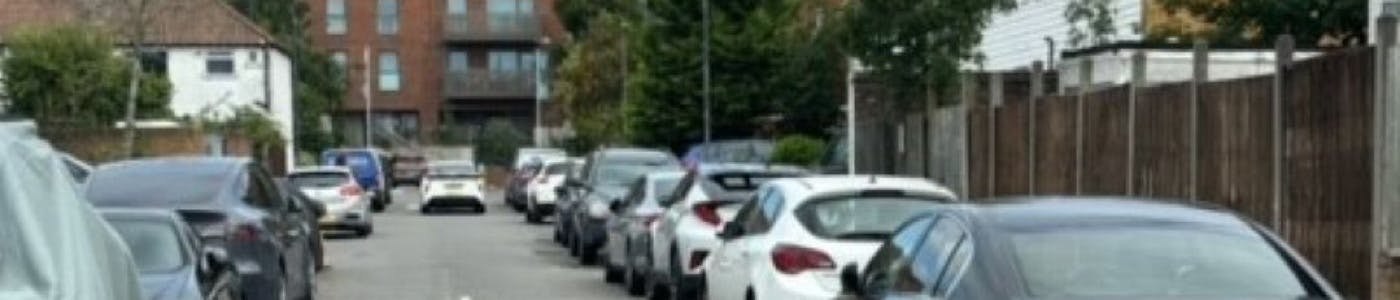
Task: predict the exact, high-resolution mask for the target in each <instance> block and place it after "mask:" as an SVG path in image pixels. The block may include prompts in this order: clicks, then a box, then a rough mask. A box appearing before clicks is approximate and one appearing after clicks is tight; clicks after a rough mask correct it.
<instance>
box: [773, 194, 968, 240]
mask: <svg viewBox="0 0 1400 300" xmlns="http://www.w3.org/2000/svg"><path fill="white" fill-rule="evenodd" d="M947 201H949V200H948V199H934V198H926V197H913V196H892V197H872V196H854V197H840V198H831V199H818V200H812V201H809V202H807V203H804V204H802V206H799V207H798V208H797V209H796V210H795V211H794V214H795V215H796V216H797V219H798V221H799V222H800V223H802V225H803V226H804V227H806V228H807V230H808V231H810V232H811V233H812V234H813V235H816V236H818V237H823V238H830V239H872V240H873V239H883V238H886V237H888V236H889V235H890V234H891V233H893V232H894V230H895V229H897V228H898V227H899V225H900V224H903V223H904V221H907V220H909V218H911V217H914V216H915V215H918V214H921V213H924V212H928V211H931V210H934V209H936V208H938V207H939V206H940V205H942V204H944V203H946V202H947Z"/></svg>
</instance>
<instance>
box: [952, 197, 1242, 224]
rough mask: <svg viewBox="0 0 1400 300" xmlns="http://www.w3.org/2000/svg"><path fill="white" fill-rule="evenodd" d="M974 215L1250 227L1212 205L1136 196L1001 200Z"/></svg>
mask: <svg viewBox="0 0 1400 300" xmlns="http://www.w3.org/2000/svg"><path fill="white" fill-rule="evenodd" d="M971 213H972V214H974V215H976V216H977V218H979V219H981V221H983V222H990V223H996V224H1003V225H1012V226H1037V225H1043V224H1044V225H1048V224H1060V223H1073V222H1083V221H1092V220H1104V219H1112V220H1142V221H1144V222H1169V223H1186V224H1202V225H1220V226H1246V225H1248V224H1250V221H1248V220H1246V219H1244V218H1242V217H1241V216H1239V215H1237V214H1235V213H1234V212H1231V211H1229V210H1226V209H1223V208H1219V207H1215V206H1211V205H1208V204H1203V203H1199V202H1195V203H1193V202H1183V201H1177V200H1169V199H1147V198H1132V197H1019V198H1001V199H992V200H990V201H989V202H987V203H985V204H979V205H976V206H974V207H973V208H972V210H971Z"/></svg>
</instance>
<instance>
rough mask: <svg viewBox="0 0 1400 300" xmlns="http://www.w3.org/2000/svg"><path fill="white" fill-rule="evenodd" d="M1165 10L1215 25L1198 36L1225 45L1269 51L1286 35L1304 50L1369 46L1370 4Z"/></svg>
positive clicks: (1241, 2) (1338, 0)
mask: <svg viewBox="0 0 1400 300" xmlns="http://www.w3.org/2000/svg"><path fill="white" fill-rule="evenodd" d="M1162 6H1163V7H1164V8H1166V9H1169V10H1181V11H1185V12H1188V13H1190V14H1192V15H1195V16H1197V17H1199V18H1201V19H1202V20H1203V21H1205V22H1206V23H1209V24H1212V25H1214V30H1213V31H1211V32H1210V33H1208V34H1206V35H1205V36H1198V37H1199V38H1206V39H1209V40H1211V41H1212V42H1213V43H1215V44H1219V45H1229V46H1256V47H1267V46H1269V45H1271V43H1272V41H1273V38H1274V37H1276V36H1279V35H1283V34H1291V35H1293V38H1294V39H1296V40H1297V41H1298V44H1299V45H1314V46H1316V45H1321V44H1323V43H1324V42H1327V41H1331V42H1332V43H1337V44H1357V43H1364V42H1365V41H1366V29H1367V23H1366V22H1367V21H1366V11H1367V1H1366V0H1327V1H1319V0H1229V1H1221V0H1162ZM1149 30H1150V28H1149Z"/></svg>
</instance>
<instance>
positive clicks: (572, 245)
mask: <svg viewBox="0 0 1400 300" xmlns="http://www.w3.org/2000/svg"><path fill="white" fill-rule="evenodd" d="M565 239H568V241H567V242H566V243H565V244H568V245H569V256H573V257H578V256H579V246H578V239H575V238H574V237H573V236H568V237H565Z"/></svg>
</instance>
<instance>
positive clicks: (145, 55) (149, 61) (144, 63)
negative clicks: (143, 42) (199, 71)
mask: <svg viewBox="0 0 1400 300" xmlns="http://www.w3.org/2000/svg"><path fill="white" fill-rule="evenodd" d="M0 58H3V56H0ZM168 61H169V59H168V56H167V55H166V53H165V51H146V52H142V53H141V70H142V71H144V72H146V73H148V74H157V75H165V74H166V71H167V70H168V68H167V67H166V64H167V62H168Z"/></svg>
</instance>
